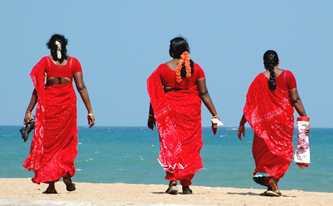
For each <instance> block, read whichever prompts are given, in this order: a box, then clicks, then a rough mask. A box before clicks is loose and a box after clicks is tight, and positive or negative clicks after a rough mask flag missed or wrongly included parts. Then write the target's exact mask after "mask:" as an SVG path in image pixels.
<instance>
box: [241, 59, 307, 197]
mask: <svg viewBox="0 0 333 206" xmlns="http://www.w3.org/2000/svg"><path fill="white" fill-rule="evenodd" d="M279 64H280V61H279V62H278V64H277V65H276V66H275V67H274V72H275V77H278V76H279V75H280V74H281V73H282V71H283V70H282V69H280V68H278V66H279ZM265 69H266V71H265V72H264V73H263V74H264V75H265V76H266V77H267V79H269V77H270V73H269V70H268V68H266V67H265ZM289 98H290V102H291V105H292V106H293V107H294V108H295V109H296V111H297V113H298V114H299V115H300V116H301V117H307V115H306V112H305V109H304V106H303V103H302V101H301V98H300V96H299V94H298V91H297V88H294V89H292V90H290V91H289ZM246 122H247V120H246V119H245V117H244V114H243V116H242V118H241V121H240V123H239V128H238V134H237V135H238V138H239V139H240V140H241V141H243V139H242V134H243V137H245V127H244V125H245V123H246ZM305 133H306V135H309V133H310V126H309V128H307V129H306V131H305ZM269 184H270V186H271V187H272V189H273V191H275V192H279V190H278V187H277V182H276V180H275V179H274V178H273V179H271V180H270V182H269Z"/></svg>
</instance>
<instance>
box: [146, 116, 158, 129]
mask: <svg viewBox="0 0 333 206" xmlns="http://www.w3.org/2000/svg"><path fill="white" fill-rule="evenodd" d="M147 125H148V128H149V129H151V130H155V128H154V127H156V120H155V117H154V116H151V115H149V118H148V124H147Z"/></svg>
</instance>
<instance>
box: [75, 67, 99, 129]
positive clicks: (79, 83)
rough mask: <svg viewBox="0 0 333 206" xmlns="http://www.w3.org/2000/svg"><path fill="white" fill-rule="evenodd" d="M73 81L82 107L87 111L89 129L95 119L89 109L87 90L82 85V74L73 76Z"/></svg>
mask: <svg viewBox="0 0 333 206" xmlns="http://www.w3.org/2000/svg"><path fill="white" fill-rule="evenodd" d="M74 81H75V85H76V89H77V91H78V92H79V93H80V96H81V98H82V101H83V103H84V105H85V106H86V108H87V111H88V114H89V115H88V124H89V127H90V128H91V127H92V126H93V125H94V124H95V118H94V115H93V110H92V107H91V103H90V99H89V95H88V90H87V87H86V85H85V84H84V81H83V74H82V72H77V73H75V74H74Z"/></svg>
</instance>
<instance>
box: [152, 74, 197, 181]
mask: <svg viewBox="0 0 333 206" xmlns="http://www.w3.org/2000/svg"><path fill="white" fill-rule="evenodd" d="M147 89H148V94H149V97H150V102H151V104H152V107H153V110H154V114H155V118H156V122H157V127H158V132H159V138H160V154H159V158H158V161H159V162H160V164H161V165H162V166H163V167H164V170H165V171H167V172H170V173H172V175H173V177H174V178H175V179H177V180H182V179H186V178H187V177H186V176H189V175H191V174H195V173H196V172H198V171H199V170H200V169H201V168H202V166H203V165H202V159H201V156H200V150H201V148H202V145H203V142H202V127H201V99H200V97H199V95H198V91H197V87H196V86H194V87H192V88H189V89H187V90H179V91H171V92H167V93H165V92H164V89H163V85H162V82H161V78H160V75H159V73H158V72H157V71H155V72H154V73H153V74H152V75H151V76H150V77H149V78H148V80H147ZM192 177H193V176H192Z"/></svg>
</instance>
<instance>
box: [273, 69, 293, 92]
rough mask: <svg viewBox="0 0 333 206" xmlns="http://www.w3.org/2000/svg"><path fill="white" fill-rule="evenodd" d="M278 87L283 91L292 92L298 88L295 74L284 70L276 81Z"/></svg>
mask: <svg viewBox="0 0 333 206" xmlns="http://www.w3.org/2000/svg"><path fill="white" fill-rule="evenodd" d="M275 83H276V86H277V87H279V88H280V89H282V90H283V91H288V92H289V91H290V90H292V89H294V88H296V87H297V85H296V79H295V77H294V75H293V73H292V72H291V71H289V70H283V71H282V72H281V74H280V75H279V76H278V77H276V79H275Z"/></svg>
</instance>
